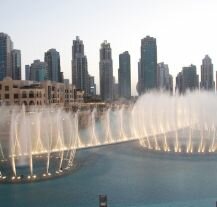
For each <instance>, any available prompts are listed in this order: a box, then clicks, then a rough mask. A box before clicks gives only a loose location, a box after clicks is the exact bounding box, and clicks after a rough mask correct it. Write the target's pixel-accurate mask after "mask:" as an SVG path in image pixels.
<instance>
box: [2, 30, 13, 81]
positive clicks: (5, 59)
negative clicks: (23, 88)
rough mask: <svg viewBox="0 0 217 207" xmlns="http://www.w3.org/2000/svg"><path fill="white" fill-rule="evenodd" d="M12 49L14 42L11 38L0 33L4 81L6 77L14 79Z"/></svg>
mask: <svg viewBox="0 0 217 207" xmlns="http://www.w3.org/2000/svg"><path fill="white" fill-rule="evenodd" d="M12 49H13V42H12V41H11V38H10V36H8V35H7V34H5V33H0V80H3V79H4V78H5V77H6V76H9V77H11V78H12V67H11V58H12V56H11V52H12Z"/></svg>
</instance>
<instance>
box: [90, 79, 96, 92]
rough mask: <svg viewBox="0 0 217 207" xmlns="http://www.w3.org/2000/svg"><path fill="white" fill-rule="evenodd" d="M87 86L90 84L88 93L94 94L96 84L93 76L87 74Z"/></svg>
mask: <svg viewBox="0 0 217 207" xmlns="http://www.w3.org/2000/svg"><path fill="white" fill-rule="evenodd" d="M89 86H90V95H91V96H96V84H95V81H94V76H90V75H89Z"/></svg>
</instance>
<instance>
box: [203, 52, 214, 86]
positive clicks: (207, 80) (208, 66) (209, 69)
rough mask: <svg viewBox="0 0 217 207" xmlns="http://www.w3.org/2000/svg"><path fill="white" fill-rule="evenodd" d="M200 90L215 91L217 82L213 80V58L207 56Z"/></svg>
mask: <svg viewBox="0 0 217 207" xmlns="http://www.w3.org/2000/svg"><path fill="white" fill-rule="evenodd" d="M200 88H201V89H203V90H214V89H215V82H214V78H213V64H212V60H211V58H210V57H209V56H208V55H206V56H205V58H204V59H203V60H202V65H201V82H200Z"/></svg>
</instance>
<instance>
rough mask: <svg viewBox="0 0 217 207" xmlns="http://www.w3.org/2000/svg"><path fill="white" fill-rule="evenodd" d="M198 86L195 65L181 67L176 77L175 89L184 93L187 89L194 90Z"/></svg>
mask: <svg viewBox="0 0 217 207" xmlns="http://www.w3.org/2000/svg"><path fill="white" fill-rule="evenodd" d="M198 88H199V76H198V75H197V68H196V66H195V65H190V66H188V67H183V68H182V72H181V73H179V74H178V75H177V77H176V90H178V92H179V93H185V92H186V91H187V90H190V91H192V90H195V89H198Z"/></svg>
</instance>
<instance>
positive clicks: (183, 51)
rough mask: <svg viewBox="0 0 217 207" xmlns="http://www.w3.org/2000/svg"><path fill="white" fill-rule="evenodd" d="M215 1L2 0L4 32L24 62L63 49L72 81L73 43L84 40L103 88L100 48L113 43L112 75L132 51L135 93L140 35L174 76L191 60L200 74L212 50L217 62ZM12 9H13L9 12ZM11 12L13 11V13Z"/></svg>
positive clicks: (91, 70) (90, 68)
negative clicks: (121, 57)
mask: <svg viewBox="0 0 217 207" xmlns="http://www.w3.org/2000/svg"><path fill="white" fill-rule="evenodd" d="M216 8H217V3H216V1H214V0H208V1H203V0H183V1H178V0H164V1H160V0H135V1H130V0H125V1H122V0H118V1H114V0H111V1H100V0H93V1H84V0H81V1H67V0H64V1H56V0H54V1H42V0H39V1H37V2H36V1H27V0H21V1H16V2H15V1H10V0H9V1H1V13H0V25H1V31H4V32H5V33H8V34H9V35H10V36H11V38H12V40H13V42H14V46H15V48H19V49H21V52H22V77H23V78H24V77H25V75H24V66H25V65H26V64H30V63H32V62H33V60H34V59H41V60H43V57H44V52H45V51H47V50H48V49H50V48H56V49H57V50H58V51H59V52H60V57H61V69H62V71H63V72H64V75H65V78H69V79H71V59H72V53H71V52H72V51H71V47H72V41H73V39H75V37H76V36H77V35H78V36H80V38H81V39H82V40H83V41H84V49H85V54H86V56H87V60H88V71H89V73H90V74H92V75H94V76H95V77H96V84H97V91H98V92H99V48H100V44H101V43H102V42H103V41H104V40H108V42H109V43H111V48H112V58H113V63H114V65H113V68H114V75H115V77H116V80H117V71H118V55H119V54H120V53H122V52H124V51H126V50H127V51H129V53H130V55H131V74H132V94H133V95H135V94H137V93H136V84H137V80H138V75H137V74H138V65H137V64H138V60H139V58H140V45H141V39H142V38H144V37H145V36H146V35H150V36H153V37H155V38H156V39H157V48H158V62H162V61H163V62H165V63H166V64H168V65H169V69H170V73H171V74H172V75H173V78H175V77H176V75H177V73H178V72H179V71H181V69H182V67H183V66H188V65H190V64H191V63H192V64H195V65H196V66H197V72H198V74H200V65H201V63H202V58H204V56H205V55H206V54H208V55H209V56H210V57H211V58H212V61H213V64H214V70H215V68H216V67H215V66H216V64H217V55H216V52H215V50H216V48H217V41H216V36H217V30H216V28H215V20H216V19H217V13H216ZM8 11H10V12H8ZM9 13H10V15H9Z"/></svg>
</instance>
